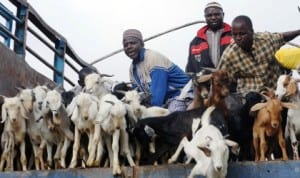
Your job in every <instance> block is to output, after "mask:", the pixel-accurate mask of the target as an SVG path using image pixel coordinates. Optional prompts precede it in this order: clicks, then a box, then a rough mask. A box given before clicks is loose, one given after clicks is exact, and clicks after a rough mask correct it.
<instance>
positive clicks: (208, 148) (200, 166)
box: [171, 106, 238, 178]
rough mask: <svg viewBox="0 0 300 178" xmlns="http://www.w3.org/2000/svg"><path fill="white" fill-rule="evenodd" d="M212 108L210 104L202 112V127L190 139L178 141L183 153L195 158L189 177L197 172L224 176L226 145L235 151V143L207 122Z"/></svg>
mask: <svg viewBox="0 0 300 178" xmlns="http://www.w3.org/2000/svg"><path fill="white" fill-rule="evenodd" d="M214 109H215V107H214V106H211V107H209V108H207V109H206V111H205V112H204V113H203V115H202V118H201V123H202V127H201V128H200V129H199V130H198V131H197V132H196V133H195V135H194V136H193V138H192V140H191V141H188V139H187V137H184V138H183V139H182V141H181V142H180V145H179V147H183V148H184V151H185V153H186V154H187V155H188V156H189V157H191V158H194V159H195V160H196V165H195V166H194V168H193V169H192V171H191V173H190V175H189V176H188V177H189V178H192V177H194V176H195V175H197V174H200V175H203V176H206V177H208V178H225V176H226V175H227V167H228V163H227V162H228V158H229V151H228V146H232V147H233V151H235V153H236V151H237V148H238V144H237V143H235V142H233V141H231V140H228V139H224V137H223V135H222V134H221V132H220V130H219V129H218V128H216V127H215V126H213V125H210V124H209V123H210V121H209V120H210V116H211V113H212V111H213V110H214ZM177 151H178V150H177ZM178 155H179V152H176V153H175V154H174V157H172V158H173V159H174V158H175V157H178ZM172 158H171V159H172ZM175 159H176V158H175Z"/></svg>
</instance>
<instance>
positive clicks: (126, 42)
mask: <svg viewBox="0 0 300 178" xmlns="http://www.w3.org/2000/svg"><path fill="white" fill-rule="evenodd" d="M123 48H124V51H125V54H126V55H127V56H128V57H129V58H131V59H133V60H134V59H138V57H139V53H140V50H141V49H142V48H143V44H142V42H141V41H140V40H139V39H137V38H134V37H127V38H124V39H123Z"/></svg>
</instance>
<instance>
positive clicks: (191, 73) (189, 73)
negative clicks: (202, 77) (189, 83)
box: [186, 72, 200, 77]
mask: <svg viewBox="0 0 300 178" xmlns="http://www.w3.org/2000/svg"><path fill="white" fill-rule="evenodd" d="M199 73H200V72H199ZM186 74H187V75H188V76H190V77H192V76H194V75H195V73H194V72H186Z"/></svg>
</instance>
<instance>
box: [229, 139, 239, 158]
mask: <svg viewBox="0 0 300 178" xmlns="http://www.w3.org/2000/svg"><path fill="white" fill-rule="evenodd" d="M225 144H226V145H227V146H230V147H231V152H232V153H233V154H235V155H238V154H239V152H240V147H239V144H238V143H236V142H234V141H232V140H229V139H225Z"/></svg>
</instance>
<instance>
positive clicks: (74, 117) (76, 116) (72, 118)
mask: <svg viewBox="0 0 300 178" xmlns="http://www.w3.org/2000/svg"><path fill="white" fill-rule="evenodd" d="M68 115H69V117H70V116H71V115H72V116H71V120H72V121H73V123H74V122H76V121H77V118H78V116H79V111H78V107H77V106H76V104H74V108H73V110H72V112H71V113H68Z"/></svg>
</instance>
